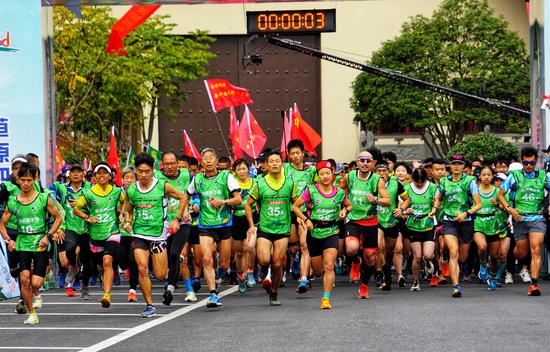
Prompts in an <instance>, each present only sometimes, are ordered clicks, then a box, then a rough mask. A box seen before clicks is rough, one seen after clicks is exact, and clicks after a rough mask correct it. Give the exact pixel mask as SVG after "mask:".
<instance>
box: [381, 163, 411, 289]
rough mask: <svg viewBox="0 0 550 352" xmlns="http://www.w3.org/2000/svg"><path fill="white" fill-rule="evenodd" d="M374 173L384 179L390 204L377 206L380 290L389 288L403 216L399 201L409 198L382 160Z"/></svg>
mask: <svg viewBox="0 0 550 352" xmlns="http://www.w3.org/2000/svg"><path fill="white" fill-rule="evenodd" d="M376 173H377V174H378V175H379V176H380V179H381V180H382V181H384V184H385V186H386V189H387V191H388V195H389V196H390V202H391V205H390V206H389V207H383V206H378V208H377V212H378V236H379V237H382V238H383V241H381V242H382V243H381V244H382V248H378V249H379V252H378V254H377V256H378V255H379V256H380V260H377V262H379V263H377V264H378V265H377V268H376V269H377V271H378V270H380V269H382V272H383V273H384V283H383V284H382V285H381V286H380V289H381V290H382V291H390V290H391V283H392V277H391V266H392V263H393V254H394V250H395V245H396V244H397V240H398V238H399V220H400V219H401V218H402V216H403V209H402V208H401V207H399V201H400V199H401V201H406V200H407V199H409V197H408V196H407V192H406V191H405V188H404V187H403V184H401V182H399V180H398V179H397V178H396V177H395V176H390V167H389V165H388V164H386V163H385V162H384V161H382V162H379V163H378V164H377V165H376Z"/></svg>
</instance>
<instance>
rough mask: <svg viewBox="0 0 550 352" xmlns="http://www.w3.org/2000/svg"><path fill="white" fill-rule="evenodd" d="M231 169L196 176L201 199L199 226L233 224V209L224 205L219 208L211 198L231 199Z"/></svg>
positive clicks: (196, 184) (196, 186)
mask: <svg viewBox="0 0 550 352" xmlns="http://www.w3.org/2000/svg"><path fill="white" fill-rule="evenodd" d="M228 177H229V170H223V171H220V172H219V173H218V174H217V175H216V176H213V177H205V176H204V174H202V173H200V174H197V175H196V176H195V181H194V182H195V190H196V191H197V194H198V195H199V199H200V205H199V207H200V211H199V228H206V227H225V226H231V209H230V207H228V206H225V205H224V206H222V207H221V208H219V209H216V208H214V207H213V206H211V205H210V199H212V198H214V199H229V196H230V194H229V188H228V187H227V178H228Z"/></svg>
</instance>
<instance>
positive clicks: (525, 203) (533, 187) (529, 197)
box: [511, 170, 546, 215]
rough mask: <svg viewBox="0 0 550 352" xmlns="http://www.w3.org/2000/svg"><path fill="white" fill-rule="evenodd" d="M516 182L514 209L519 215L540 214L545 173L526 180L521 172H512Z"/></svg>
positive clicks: (542, 208)
mask: <svg viewBox="0 0 550 352" xmlns="http://www.w3.org/2000/svg"><path fill="white" fill-rule="evenodd" d="M511 174H512V175H513V176H514V180H515V181H516V186H517V188H516V191H515V197H514V207H515V208H516V209H518V212H519V213H520V214H522V215H523V214H542V213H543V210H544V187H545V185H546V173H544V172H538V174H537V175H536V177H535V178H527V177H525V175H524V174H523V171H522V170H515V171H512V172H511Z"/></svg>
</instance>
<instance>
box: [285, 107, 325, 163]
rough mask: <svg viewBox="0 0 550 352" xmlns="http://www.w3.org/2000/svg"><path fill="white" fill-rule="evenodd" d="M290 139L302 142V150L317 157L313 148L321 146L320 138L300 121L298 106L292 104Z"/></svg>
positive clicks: (304, 122)
mask: <svg viewBox="0 0 550 352" xmlns="http://www.w3.org/2000/svg"><path fill="white" fill-rule="evenodd" d="M290 138H291V139H301V140H302V142H304V148H305V150H306V151H308V152H311V153H313V154H314V155H317V152H316V151H315V148H316V147H317V146H318V145H319V144H321V136H319V134H318V133H317V132H315V130H314V129H313V128H312V127H311V126H310V125H308V124H307V122H306V121H305V120H304V119H302V115H301V114H300V110H298V105H297V104H296V103H294V109H293V111H292V128H291V130H290Z"/></svg>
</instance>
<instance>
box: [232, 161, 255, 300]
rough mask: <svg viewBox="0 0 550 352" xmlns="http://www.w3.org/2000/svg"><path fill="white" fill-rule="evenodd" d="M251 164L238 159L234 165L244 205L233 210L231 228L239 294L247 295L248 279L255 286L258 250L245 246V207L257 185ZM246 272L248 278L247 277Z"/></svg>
mask: <svg viewBox="0 0 550 352" xmlns="http://www.w3.org/2000/svg"><path fill="white" fill-rule="evenodd" d="M249 168H250V166H249V164H248V162H247V161H246V160H244V159H237V160H235V162H234V163H233V172H234V173H235V175H236V176H237V183H238V184H239V187H240V189H241V198H242V200H243V203H242V204H241V205H238V206H236V207H234V208H233V226H232V227H231V246H232V249H233V250H232V252H233V253H235V264H236V267H237V279H238V281H239V292H240V293H245V292H246V291H247V288H248V287H247V279H248V282H250V283H251V286H254V284H255V280H254V274H253V272H254V262H255V260H256V248H254V246H251V247H248V246H245V243H248V241H246V242H245V240H246V233H247V231H248V221H247V220H246V212H245V205H246V201H247V200H248V197H250V190H251V189H252V187H253V186H254V184H255V183H256V182H255V180H254V179H253V178H251V177H250V171H249ZM252 209H253V210H254V217H255V218H257V217H258V214H257V212H256V211H255V210H256V209H255V207H253V208H252ZM245 272H246V273H247V277H245Z"/></svg>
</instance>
